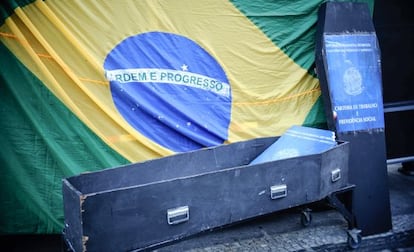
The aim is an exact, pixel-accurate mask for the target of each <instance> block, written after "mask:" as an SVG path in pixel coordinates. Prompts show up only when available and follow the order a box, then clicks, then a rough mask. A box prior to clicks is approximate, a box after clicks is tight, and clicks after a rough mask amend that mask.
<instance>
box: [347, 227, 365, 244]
mask: <svg viewBox="0 0 414 252" xmlns="http://www.w3.org/2000/svg"><path fill="white" fill-rule="evenodd" d="M347 234H348V246H349V247H350V248H351V249H357V248H358V247H359V245H360V244H361V241H362V236H361V230H358V229H351V230H348V232H347Z"/></svg>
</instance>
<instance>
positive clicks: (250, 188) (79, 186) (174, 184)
mask: <svg viewBox="0 0 414 252" xmlns="http://www.w3.org/2000/svg"><path fill="white" fill-rule="evenodd" d="M275 140H277V138H276V137H270V138H258V139H253V140H249V141H244V142H237V143H233V144H228V145H222V146H217V147H213V148H208V149H203V150H198V151H194V152H188V153H183V154H177V155H173V156H169V157H165V158H160V159H155V160H150V161H146V162H143V163H135V164H130V165H126V166H122V167H117V168H112V169H107V170H102V171H99V172H93V173H85V174H81V175H79V176H74V177H70V178H67V179H64V180H63V199H64V214H65V228H64V238H65V241H66V243H67V244H68V245H69V246H70V248H71V249H72V250H74V251H111V252H113V251H131V250H140V249H146V248H151V247H154V246H158V245H161V244H163V243H167V242H170V241H173V240H178V239H180V238H183V237H186V236H189V235H192V234H196V233H198V232H201V231H204V230H209V229H212V228H215V227H219V226H223V225H226V224H230V223H234V222H238V221H241V220H246V219H249V218H252V217H256V216H260V215H263V214H267V213H271V212H275V211H278V210H282V209H287V208H291V207H294V206H298V205H303V204H307V203H311V202H315V201H319V200H321V199H323V198H325V197H326V196H328V195H329V194H331V193H332V192H335V191H337V190H339V189H341V188H343V187H345V186H347V185H348V153H349V146H348V143H346V142H341V143H339V144H338V145H337V146H336V147H334V148H332V149H330V150H328V151H326V152H324V153H322V154H317V155H309V156H302V157H298V158H290V159H285V160H279V161H273V162H267V163H262V164H257V165H248V164H249V163H250V161H251V160H253V159H254V158H255V157H256V156H257V155H259V154H260V153H261V152H262V151H263V150H265V149H266V148H267V147H268V146H270V145H271V144H272V143H273V142H274V141H275Z"/></svg>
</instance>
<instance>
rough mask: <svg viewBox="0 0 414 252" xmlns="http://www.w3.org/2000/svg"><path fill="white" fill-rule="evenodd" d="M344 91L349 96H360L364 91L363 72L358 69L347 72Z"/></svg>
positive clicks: (349, 69) (354, 68) (344, 77)
mask: <svg viewBox="0 0 414 252" xmlns="http://www.w3.org/2000/svg"><path fill="white" fill-rule="evenodd" d="M343 82H344V90H345V93H347V94H348V95H353V96H355V95H359V94H361V93H362V92H363V91H364V86H363V84H362V76H361V72H360V71H359V70H358V69H357V68H356V67H350V68H348V69H346V70H345V72H344V76H343Z"/></svg>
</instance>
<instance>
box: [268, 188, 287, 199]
mask: <svg viewBox="0 0 414 252" xmlns="http://www.w3.org/2000/svg"><path fill="white" fill-rule="evenodd" d="M286 196H287V185H274V186H271V187H270V198H271V199H272V200H274V199H281V198H284V197H286Z"/></svg>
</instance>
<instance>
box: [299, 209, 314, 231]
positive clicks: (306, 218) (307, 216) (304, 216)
mask: <svg viewBox="0 0 414 252" xmlns="http://www.w3.org/2000/svg"><path fill="white" fill-rule="evenodd" d="M311 222H312V214H311V210H310V209H305V210H302V212H301V214H300V223H301V224H302V226H304V227H307V226H309V225H310V224H311Z"/></svg>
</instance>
